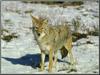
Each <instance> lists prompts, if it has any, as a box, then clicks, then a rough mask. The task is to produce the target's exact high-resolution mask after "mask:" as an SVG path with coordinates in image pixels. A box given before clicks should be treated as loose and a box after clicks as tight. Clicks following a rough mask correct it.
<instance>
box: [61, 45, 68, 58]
mask: <svg viewBox="0 0 100 75" xmlns="http://www.w3.org/2000/svg"><path fill="white" fill-rule="evenodd" d="M60 51H61V55H62V59H63V58H64V57H66V56H67V55H68V50H67V49H66V48H65V47H64V46H63V47H62V48H61V49H60Z"/></svg>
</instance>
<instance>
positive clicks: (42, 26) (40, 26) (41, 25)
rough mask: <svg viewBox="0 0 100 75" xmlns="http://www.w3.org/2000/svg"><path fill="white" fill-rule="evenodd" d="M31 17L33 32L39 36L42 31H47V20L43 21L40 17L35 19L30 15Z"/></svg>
mask: <svg viewBox="0 0 100 75" xmlns="http://www.w3.org/2000/svg"><path fill="white" fill-rule="evenodd" d="M30 15H31V14H30ZM31 17H32V23H33V28H34V29H35V31H36V32H37V33H38V34H41V33H42V32H43V31H45V30H46V29H47V27H48V20H47V19H43V18H41V17H39V18H36V17H34V16H32V15H31Z"/></svg>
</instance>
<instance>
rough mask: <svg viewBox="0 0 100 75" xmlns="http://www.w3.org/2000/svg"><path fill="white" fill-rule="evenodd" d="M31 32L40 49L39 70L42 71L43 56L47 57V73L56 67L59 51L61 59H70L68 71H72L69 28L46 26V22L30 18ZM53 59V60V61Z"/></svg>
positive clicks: (72, 60) (73, 62) (73, 63)
mask: <svg viewBox="0 0 100 75" xmlns="http://www.w3.org/2000/svg"><path fill="white" fill-rule="evenodd" d="M31 17H32V23H33V32H34V35H35V38H36V40H37V42H38V45H39V47H40V49H41V64H40V65H41V70H44V61H45V54H48V55H49V72H51V71H52V67H53V66H55V67H56V62H57V51H58V50H60V51H61V54H62V58H64V57H65V56H67V53H68V55H69V58H70V62H71V65H70V69H73V67H74V65H75V61H74V58H73V54H72V35H71V31H70V28H69V27H68V26H67V25H66V24H64V25H57V26H52V25H48V21H47V20H46V19H42V18H36V17H34V16H32V15H31ZM53 58H54V59H53Z"/></svg>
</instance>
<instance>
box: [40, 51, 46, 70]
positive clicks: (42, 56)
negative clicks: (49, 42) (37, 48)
mask: <svg viewBox="0 0 100 75" xmlns="http://www.w3.org/2000/svg"><path fill="white" fill-rule="evenodd" d="M44 61H45V54H44V53H43V52H42V51H41V64H40V66H41V69H40V71H43V70H44Z"/></svg>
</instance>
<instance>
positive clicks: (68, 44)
mask: <svg viewBox="0 0 100 75" xmlns="http://www.w3.org/2000/svg"><path fill="white" fill-rule="evenodd" d="M64 46H65V48H66V49H67V50H68V55H69V58H70V62H71V65H70V66H69V69H70V70H76V60H75V59H74V57H73V54H72V37H69V38H68V39H67V42H66V44H65V45H64Z"/></svg>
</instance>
